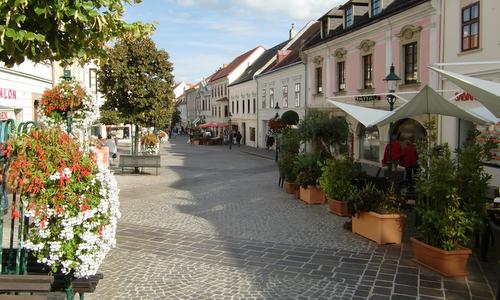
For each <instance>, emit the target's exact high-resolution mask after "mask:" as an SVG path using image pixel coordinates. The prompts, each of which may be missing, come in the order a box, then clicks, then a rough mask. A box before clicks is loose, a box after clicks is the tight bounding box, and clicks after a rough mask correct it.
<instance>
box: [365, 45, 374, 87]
mask: <svg viewBox="0 0 500 300" xmlns="http://www.w3.org/2000/svg"><path fill="white" fill-rule="evenodd" d="M363 88H365V89H371V88H373V62H372V55H371V54H368V55H365V56H363Z"/></svg>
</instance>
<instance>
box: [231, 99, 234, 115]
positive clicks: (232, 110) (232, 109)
mask: <svg viewBox="0 0 500 300" xmlns="http://www.w3.org/2000/svg"><path fill="white" fill-rule="evenodd" d="M231 113H232V114H234V101H231Z"/></svg>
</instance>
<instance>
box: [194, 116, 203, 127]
mask: <svg viewBox="0 0 500 300" xmlns="http://www.w3.org/2000/svg"><path fill="white" fill-rule="evenodd" d="M200 121H201V119H200V118H196V119H195V120H194V121H193V125H194V126H196V124H198V123H200Z"/></svg>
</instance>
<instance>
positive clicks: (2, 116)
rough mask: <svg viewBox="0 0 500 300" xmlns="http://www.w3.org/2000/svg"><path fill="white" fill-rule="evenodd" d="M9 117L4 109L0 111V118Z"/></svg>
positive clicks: (5, 118)
mask: <svg viewBox="0 0 500 300" xmlns="http://www.w3.org/2000/svg"><path fill="white" fill-rule="evenodd" d="M7 119H9V115H8V114H7V112H6V111H0V120H7Z"/></svg>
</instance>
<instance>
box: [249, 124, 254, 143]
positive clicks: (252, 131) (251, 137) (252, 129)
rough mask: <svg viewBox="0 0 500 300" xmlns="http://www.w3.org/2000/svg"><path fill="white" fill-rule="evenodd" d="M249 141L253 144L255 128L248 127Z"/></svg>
mask: <svg viewBox="0 0 500 300" xmlns="http://www.w3.org/2000/svg"><path fill="white" fill-rule="evenodd" d="M250 141H251V142H255V127H250Z"/></svg>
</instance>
